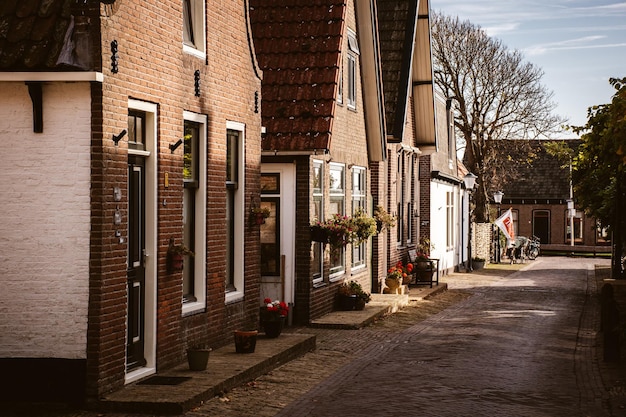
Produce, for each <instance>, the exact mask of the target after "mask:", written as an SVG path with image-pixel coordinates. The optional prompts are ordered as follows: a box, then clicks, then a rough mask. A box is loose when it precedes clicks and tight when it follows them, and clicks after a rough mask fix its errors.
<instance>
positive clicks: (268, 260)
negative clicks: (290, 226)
mask: <svg viewBox="0 0 626 417" xmlns="http://www.w3.org/2000/svg"><path fill="white" fill-rule="evenodd" d="M260 207H261V208H263V209H265V208H266V209H268V210H269V211H270V215H269V217H268V218H267V219H265V221H264V222H263V224H261V225H260V231H261V275H263V276H280V227H279V226H280V174H278V173H263V174H261V205H260Z"/></svg>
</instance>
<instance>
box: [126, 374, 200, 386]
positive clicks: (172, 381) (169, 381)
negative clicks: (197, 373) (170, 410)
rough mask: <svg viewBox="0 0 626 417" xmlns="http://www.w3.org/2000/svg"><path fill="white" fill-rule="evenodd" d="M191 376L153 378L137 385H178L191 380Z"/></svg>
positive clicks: (158, 376) (157, 376)
mask: <svg viewBox="0 0 626 417" xmlns="http://www.w3.org/2000/svg"><path fill="white" fill-rule="evenodd" d="M190 379H191V377H190V376H160V375H156V376H151V377H150V378H148V379H145V380H143V381H141V382H137V385H178V384H182V383H183V382H185V381H188V380H190Z"/></svg>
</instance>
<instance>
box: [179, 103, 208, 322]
mask: <svg viewBox="0 0 626 417" xmlns="http://www.w3.org/2000/svg"><path fill="white" fill-rule="evenodd" d="M183 117H184V136H183V186H184V188H183V242H184V244H185V245H186V246H187V247H188V248H189V249H191V251H192V252H194V255H195V256H193V257H187V258H186V259H185V268H184V269H183V314H186V313H190V312H192V311H197V310H203V309H204V308H205V303H206V299H205V293H206V281H205V276H206V266H205V265H206V241H205V239H204V236H205V233H206V222H205V218H206V174H205V173H206V162H205V161H206V151H205V150H206V125H207V120H206V116H204V115H200V114H196V113H191V112H184V114H183Z"/></svg>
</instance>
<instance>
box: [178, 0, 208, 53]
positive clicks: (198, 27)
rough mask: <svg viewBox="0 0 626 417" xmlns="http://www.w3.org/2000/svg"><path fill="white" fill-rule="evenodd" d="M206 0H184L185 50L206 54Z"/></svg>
mask: <svg viewBox="0 0 626 417" xmlns="http://www.w3.org/2000/svg"><path fill="white" fill-rule="evenodd" d="M205 21H206V20H205V12H204V0H183V51H185V52H187V53H190V54H192V55H196V56H198V57H201V58H204V57H205V56H206V51H205V44H206V38H205V33H206V28H205V26H206V25H205Z"/></svg>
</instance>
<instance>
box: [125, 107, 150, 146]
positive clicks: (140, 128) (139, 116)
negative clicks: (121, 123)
mask: <svg viewBox="0 0 626 417" xmlns="http://www.w3.org/2000/svg"><path fill="white" fill-rule="evenodd" d="M145 143H146V115H145V113H144V112H140V111H136V110H130V111H129V112H128V149H134V150H138V151H144V150H145Z"/></svg>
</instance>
